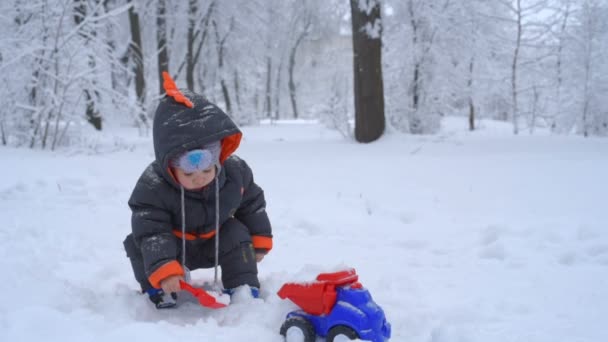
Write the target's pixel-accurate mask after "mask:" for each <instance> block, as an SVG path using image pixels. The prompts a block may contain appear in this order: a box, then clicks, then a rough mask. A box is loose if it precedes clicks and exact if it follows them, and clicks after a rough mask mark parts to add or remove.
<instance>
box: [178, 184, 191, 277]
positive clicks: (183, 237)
mask: <svg viewBox="0 0 608 342" xmlns="http://www.w3.org/2000/svg"><path fill="white" fill-rule="evenodd" d="M179 188H180V190H181V199H182V269H183V270H184V275H185V278H186V281H190V279H188V278H189V277H188V275H187V274H186V203H185V202H186V200H185V195H184V187H183V186H182V185H180V186H179Z"/></svg>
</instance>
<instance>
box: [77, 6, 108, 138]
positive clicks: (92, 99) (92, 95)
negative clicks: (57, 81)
mask: <svg viewBox="0 0 608 342" xmlns="http://www.w3.org/2000/svg"><path fill="white" fill-rule="evenodd" d="M86 17H87V7H86V3H85V1H83V0H74V23H75V24H76V26H78V25H80V24H81V23H82V21H83V20H84V19H85V18H86ZM79 34H80V36H81V37H82V38H83V39H84V41H85V45H88V44H89V41H90V38H88V36H87V35H86V34H85V33H84V32H83V31H82V29H81V31H80V32H79ZM92 35H93V36H95V32H92ZM88 59H89V67H90V68H91V70H95V65H96V62H95V56H92V55H89V56H88ZM93 85H95V82H94V81H93ZM84 97H85V100H86V109H85V117H86V118H87V121H88V122H89V123H90V124H91V125H93V127H95V129H97V130H98V131H101V128H102V126H101V114H100V113H99V110H97V108H96V106H95V104H96V103H97V102H99V97H100V96H99V92H97V90H95V89H89V88H88V87H86V88H85V89H84Z"/></svg>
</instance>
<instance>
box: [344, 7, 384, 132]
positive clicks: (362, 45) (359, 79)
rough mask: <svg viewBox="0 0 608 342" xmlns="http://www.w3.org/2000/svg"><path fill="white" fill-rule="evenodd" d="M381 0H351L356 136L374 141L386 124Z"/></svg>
mask: <svg viewBox="0 0 608 342" xmlns="http://www.w3.org/2000/svg"><path fill="white" fill-rule="evenodd" d="M380 7H381V6H380V1H379V0H365V1H363V0H361V1H359V0H351V1H350V8H351V20H352V36H353V54H354V64H353V67H354V89H355V90H354V94H355V139H356V140H357V141H358V142H372V141H374V140H376V139H378V138H380V137H381V136H382V134H383V133H384V127H385V118H384V86H383V81H382V21H381V14H380Z"/></svg>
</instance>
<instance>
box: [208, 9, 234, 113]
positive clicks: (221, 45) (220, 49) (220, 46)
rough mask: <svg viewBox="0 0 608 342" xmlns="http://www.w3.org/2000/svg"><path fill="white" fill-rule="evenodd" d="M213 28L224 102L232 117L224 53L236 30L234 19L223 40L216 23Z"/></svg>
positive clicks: (227, 111)
mask: <svg viewBox="0 0 608 342" xmlns="http://www.w3.org/2000/svg"><path fill="white" fill-rule="evenodd" d="M213 27H214V29H215V39H216V43H217V59H218V60H217V65H218V73H219V75H220V85H221V87H222V95H223V96H224V102H225V103H226V113H227V114H228V115H232V102H231V101H230V92H229V91H228V85H227V84H226V79H225V77H224V51H225V48H226V40H227V39H228V36H229V35H230V33H231V32H232V29H233V28H234V17H233V18H232V19H231V20H230V27H229V28H228V32H226V35H225V36H224V37H223V38H220V33H219V31H218V26H217V23H216V22H215V21H213Z"/></svg>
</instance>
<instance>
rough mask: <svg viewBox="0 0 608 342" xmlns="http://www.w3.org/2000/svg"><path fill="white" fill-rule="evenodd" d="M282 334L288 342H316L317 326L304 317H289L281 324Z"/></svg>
mask: <svg viewBox="0 0 608 342" xmlns="http://www.w3.org/2000/svg"><path fill="white" fill-rule="evenodd" d="M281 335H283V336H284V337H285V341H287V342H315V340H316V338H317V337H316V334H315V328H314V327H313V326H312V324H310V322H308V321H307V320H306V319H304V318H302V317H291V318H288V319H287V320H286V321H285V322H284V323H283V325H281Z"/></svg>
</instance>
